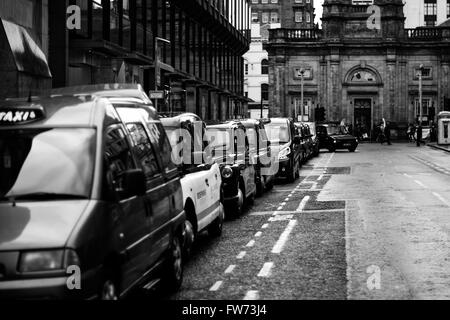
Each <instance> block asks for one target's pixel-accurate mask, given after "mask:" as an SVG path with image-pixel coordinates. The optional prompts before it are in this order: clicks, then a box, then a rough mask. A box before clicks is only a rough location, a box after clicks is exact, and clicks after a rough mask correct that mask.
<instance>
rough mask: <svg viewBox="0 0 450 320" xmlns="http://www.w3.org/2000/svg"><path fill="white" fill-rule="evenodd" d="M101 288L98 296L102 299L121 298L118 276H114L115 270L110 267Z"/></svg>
mask: <svg viewBox="0 0 450 320" xmlns="http://www.w3.org/2000/svg"><path fill="white" fill-rule="evenodd" d="M99 290H100V291H99V295H98V298H99V299H100V300H105V301H108V300H112V301H114V300H119V296H120V293H119V286H118V281H117V277H115V276H114V272H112V271H111V270H109V269H108V270H107V271H106V272H105V276H104V280H103V281H102V284H101V286H100V289H99Z"/></svg>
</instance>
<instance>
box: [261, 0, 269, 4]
mask: <svg viewBox="0 0 450 320" xmlns="http://www.w3.org/2000/svg"><path fill="white" fill-rule="evenodd" d="M261 3H264V4H265V3H269V0H261Z"/></svg>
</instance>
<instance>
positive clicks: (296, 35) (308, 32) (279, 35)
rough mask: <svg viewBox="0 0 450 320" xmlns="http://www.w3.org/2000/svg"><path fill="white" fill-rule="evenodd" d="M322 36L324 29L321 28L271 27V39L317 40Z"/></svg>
mask: <svg viewBox="0 0 450 320" xmlns="http://www.w3.org/2000/svg"><path fill="white" fill-rule="evenodd" d="M321 38H322V30H319V29H271V30H269V41H276V40H283V41H292V42H296V41H316V40H319V39H321Z"/></svg>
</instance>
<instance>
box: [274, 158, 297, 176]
mask: <svg viewBox="0 0 450 320" xmlns="http://www.w3.org/2000/svg"><path fill="white" fill-rule="evenodd" d="M278 166H279V167H278V173H277V177H289V176H291V175H292V171H293V170H294V169H293V166H292V160H291V159H286V160H279V161H278Z"/></svg>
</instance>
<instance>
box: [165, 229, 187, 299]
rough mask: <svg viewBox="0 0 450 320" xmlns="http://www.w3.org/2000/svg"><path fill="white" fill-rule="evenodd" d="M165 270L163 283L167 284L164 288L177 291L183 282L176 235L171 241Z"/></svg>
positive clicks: (179, 245) (179, 248) (179, 250)
mask: <svg viewBox="0 0 450 320" xmlns="http://www.w3.org/2000/svg"><path fill="white" fill-rule="evenodd" d="M166 270H167V271H166V274H165V275H164V281H165V283H166V284H167V287H166V288H167V289H169V290H170V291H176V290H178V289H179V288H180V287H181V283H182V282H183V253H182V248H181V241H180V237H179V236H178V235H174V237H173V239H172V244H171V246H170V249H169V258H168V260H167V269H166Z"/></svg>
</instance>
